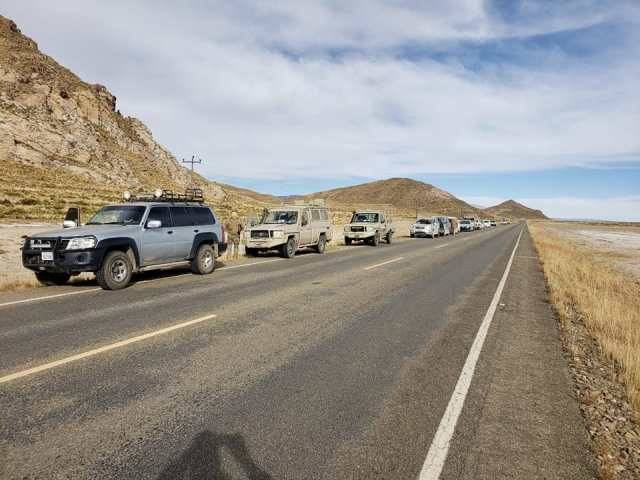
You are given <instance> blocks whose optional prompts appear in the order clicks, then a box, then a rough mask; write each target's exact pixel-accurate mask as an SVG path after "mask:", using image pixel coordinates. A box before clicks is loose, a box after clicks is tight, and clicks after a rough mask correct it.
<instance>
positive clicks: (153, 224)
mask: <svg viewBox="0 0 640 480" xmlns="http://www.w3.org/2000/svg"><path fill="white" fill-rule="evenodd" d="M161 226H162V222H161V221H160V220H149V221H148V222H147V228H151V229H154V228H160V227H161Z"/></svg>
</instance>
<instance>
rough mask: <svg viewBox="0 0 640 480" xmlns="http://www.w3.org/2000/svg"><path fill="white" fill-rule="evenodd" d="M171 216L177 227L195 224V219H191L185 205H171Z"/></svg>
mask: <svg viewBox="0 0 640 480" xmlns="http://www.w3.org/2000/svg"><path fill="white" fill-rule="evenodd" d="M171 217H172V218H173V225H174V226H175V227H190V226H191V225H193V220H191V217H190V216H189V212H187V209H186V208H185V207H171Z"/></svg>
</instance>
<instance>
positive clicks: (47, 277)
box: [35, 272, 71, 285]
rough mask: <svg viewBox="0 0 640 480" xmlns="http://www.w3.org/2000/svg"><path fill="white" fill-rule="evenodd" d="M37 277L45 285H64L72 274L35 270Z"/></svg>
mask: <svg viewBox="0 0 640 480" xmlns="http://www.w3.org/2000/svg"><path fill="white" fill-rule="evenodd" d="M35 274H36V279H37V280H38V281H39V282H40V283H42V284H43V285H64V284H65V283H67V282H68V281H69V278H71V275H69V274H68V273H53V272H35Z"/></svg>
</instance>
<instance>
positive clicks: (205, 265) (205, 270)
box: [191, 243, 216, 275]
mask: <svg viewBox="0 0 640 480" xmlns="http://www.w3.org/2000/svg"><path fill="white" fill-rule="evenodd" d="M215 268H216V257H215V254H214V249H213V248H212V247H211V245H208V244H206V243H203V244H202V245H200V246H199V247H198V251H197V252H196V256H195V258H194V259H193V260H191V271H192V272H193V273H197V274H198V275H207V274H209V273H211V272H213V271H214V270H215Z"/></svg>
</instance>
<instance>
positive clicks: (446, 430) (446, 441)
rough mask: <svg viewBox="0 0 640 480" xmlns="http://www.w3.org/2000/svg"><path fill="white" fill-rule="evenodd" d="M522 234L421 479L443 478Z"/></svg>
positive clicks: (426, 460)
mask: <svg viewBox="0 0 640 480" xmlns="http://www.w3.org/2000/svg"><path fill="white" fill-rule="evenodd" d="M521 237H522V230H520V234H519V235H518V239H517V240H516V244H515V246H514V247H513V251H512V252H511V257H509V261H508V262H507V266H506V268H505V269H504V273H503V274H502V278H501V279H500V283H499V284H498V288H497V289H496V292H495V294H494V295H493V300H491V304H490V305H489V309H488V310H487V313H486V314H485V316H484V318H483V320H482V323H481V324H480V328H479V329H478V333H477V334H476V338H475V339H474V340H473V344H472V345H471V350H469V355H468V356H467V360H466V361H465V362H464V366H463V367H462V371H461V372H460V376H459V377H458V382H457V383H456V386H455V388H454V389H453V393H452V394H451V398H450V399H449V404H448V405H447V409H446V410H445V412H444V415H443V416H442V419H441V420H440V425H439V426H438V430H437V431H436V434H435V436H434V437H433V441H432V442H431V446H430V447H429V452H428V453H427V458H426V459H425V461H424V465H423V466H422V471H421V472H420V476H419V477H418V480H438V478H440V474H441V473H442V468H443V467H444V464H445V461H446V460H447V454H448V453H449V446H450V444H451V438H452V437H453V433H454V432H455V429H456V424H457V423H458V418H459V417H460V412H462V407H463V406H464V401H465V398H466V397H467V393H469V387H470V386H471V380H472V379H473V374H474V372H475V369H476V364H477V363H478V358H479V357H480V352H481V351H482V346H483V344H484V341H485V338H486V337H487V332H488V330H489V327H490V326H491V321H492V320H493V316H494V315H495V313H496V309H497V308H498V302H499V301H500V296H501V295H502V291H503V290H504V286H505V284H506V282H507V277H508V276H509V271H510V270H511V264H512V263H513V257H514V256H515V254H516V250H517V249H518V245H519V244H520V238H521Z"/></svg>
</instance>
